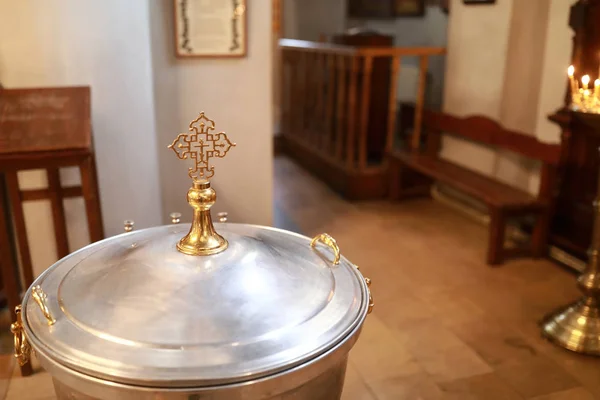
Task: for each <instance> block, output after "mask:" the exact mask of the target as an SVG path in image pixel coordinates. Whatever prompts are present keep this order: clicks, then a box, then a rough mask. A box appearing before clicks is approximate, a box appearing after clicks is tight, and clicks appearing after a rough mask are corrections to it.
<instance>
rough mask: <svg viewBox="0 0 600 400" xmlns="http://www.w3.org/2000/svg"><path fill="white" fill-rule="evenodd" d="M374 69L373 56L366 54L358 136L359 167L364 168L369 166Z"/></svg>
mask: <svg viewBox="0 0 600 400" xmlns="http://www.w3.org/2000/svg"><path fill="white" fill-rule="evenodd" d="M372 69H373V57H372V56H370V55H366V56H365V60H364V63H363V70H362V74H363V80H362V91H361V94H360V96H361V97H362V104H361V109H360V131H359V136H358V139H359V141H358V167H359V169H361V170H364V169H365V168H366V167H367V130H368V128H369V106H370V105H371V101H370V97H371V71H372Z"/></svg>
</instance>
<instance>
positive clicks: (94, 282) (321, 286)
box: [22, 224, 369, 387]
mask: <svg viewBox="0 0 600 400" xmlns="http://www.w3.org/2000/svg"><path fill="white" fill-rule="evenodd" d="M216 225H217V228H218V231H219V233H220V234H221V235H222V236H223V237H224V238H225V239H226V241H227V242H228V248H227V249H226V250H225V251H222V252H220V253H218V254H213V255H209V256H192V255H186V254H183V253H182V252H180V251H178V250H177V249H176V243H177V240H178V239H179V238H181V236H182V233H185V232H186V231H187V230H188V229H189V225H187V226H186V225H170V226H162V227H157V228H151V229H146V230H141V231H137V232H132V233H126V234H123V235H119V236H116V237H113V238H109V239H106V240H104V241H102V242H98V243H95V244H93V245H90V246H88V247H86V248H84V249H82V250H80V251H78V252H75V253H73V254H71V255H70V256H68V257H66V258H64V259H62V260H60V261H59V262H57V263H56V264H55V265H53V266H52V267H50V268H49V269H48V270H47V271H46V272H44V273H43V274H42V275H41V276H40V277H39V278H38V279H37V280H36V282H35V283H34V286H33V287H36V286H37V285H39V286H40V288H41V289H42V290H43V292H44V293H45V295H46V298H45V304H46V305H47V308H48V311H49V312H50V313H51V314H52V316H53V318H54V319H55V322H54V323H53V324H52V325H49V324H48V319H47V317H45V315H44V313H43V312H42V309H41V308H40V307H39V305H38V304H37V303H36V301H34V300H37V299H36V298H34V293H35V290H33V291H32V289H30V290H29V291H28V292H27V294H26V296H25V299H24V302H23V315H22V316H23V321H24V328H25V331H26V333H27V337H28V339H29V341H30V342H31V344H32V346H33V348H34V349H38V350H39V351H42V352H43V353H44V354H45V355H46V356H48V357H51V358H52V359H53V360H55V361H56V362H59V363H60V364H63V365H65V366H68V367H69V368H72V369H74V370H77V371H79V372H82V373H85V374H88V375H92V376H95V377H99V378H103V379H108V380H112V381H116V382H121V383H130V384H138V385H149V386H156V387H189V386H212V385H217V384H225V383H233V382H242V381H247V380H251V379H255V378H258V377H263V376H268V375H271V374H274V373H277V372H279V371H282V370H285V369H288V368H292V367H294V366H297V365H300V364H302V363H304V362H307V361H308V360H310V359H312V358H315V357H317V356H318V355H320V354H322V353H323V352H325V351H327V350H328V349H330V348H332V347H334V346H335V345H336V344H337V343H339V342H340V341H341V340H343V339H344V338H345V337H346V336H347V335H348V334H349V333H350V332H352V331H353V330H354V329H355V328H356V327H357V326H359V325H360V324H362V321H363V320H364V318H365V316H366V314H367V308H368V306H369V299H368V297H369V294H368V289H367V286H366V283H365V280H364V279H363V278H362V275H361V274H360V272H359V271H357V269H356V268H355V267H354V266H353V265H352V264H351V263H350V262H348V261H347V260H346V259H345V258H344V257H341V259H340V262H339V264H337V265H334V263H333V262H332V260H333V258H334V257H333V254H332V252H331V250H330V248H329V247H327V246H325V245H323V244H317V245H316V247H315V248H314V249H313V248H311V247H310V243H311V242H310V239H308V238H307V237H305V236H301V235H297V234H294V233H291V232H287V231H282V230H278V229H273V228H267V227H259V226H253V225H242V224H216Z"/></svg>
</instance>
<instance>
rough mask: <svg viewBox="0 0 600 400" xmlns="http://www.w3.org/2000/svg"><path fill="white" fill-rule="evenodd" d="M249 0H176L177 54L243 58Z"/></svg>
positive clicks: (245, 45)
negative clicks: (247, 0) (247, 1)
mask: <svg viewBox="0 0 600 400" xmlns="http://www.w3.org/2000/svg"><path fill="white" fill-rule="evenodd" d="M246 14H247V11H246V0H173V15H174V18H175V35H174V36H175V55H176V56H177V57H244V56H245V55H246V47H247V29H246V27H247V19H246Z"/></svg>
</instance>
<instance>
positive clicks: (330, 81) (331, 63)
mask: <svg viewBox="0 0 600 400" xmlns="http://www.w3.org/2000/svg"><path fill="white" fill-rule="evenodd" d="M327 65H328V67H329V68H328V69H329V73H328V74H327V85H328V88H327V111H326V117H325V123H326V128H325V135H324V137H323V139H324V142H323V144H322V146H321V148H322V149H323V153H324V154H328V153H329V146H331V143H332V136H333V106H334V104H335V77H336V74H335V73H336V71H335V54H333V53H328V54H327Z"/></svg>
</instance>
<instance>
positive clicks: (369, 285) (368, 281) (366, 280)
mask: <svg viewBox="0 0 600 400" xmlns="http://www.w3.org/2000/svg"><path fill="white" fill-rule="evenodd" d="M355 267H356V269H357V270H358V271H359V272H360V267H359V266H358V265H355ZM360 274H361V275H362V272H361V273H360ZM362 276H363V278H364V279H365V283H366V284H367V287H368V288H369V308H368V309H367V314H371V313H372V312H373V307H375V302H374V301H373V294H372V293H371V279H370V278H367V277H365V276H364V275H362Z"/></svg>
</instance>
